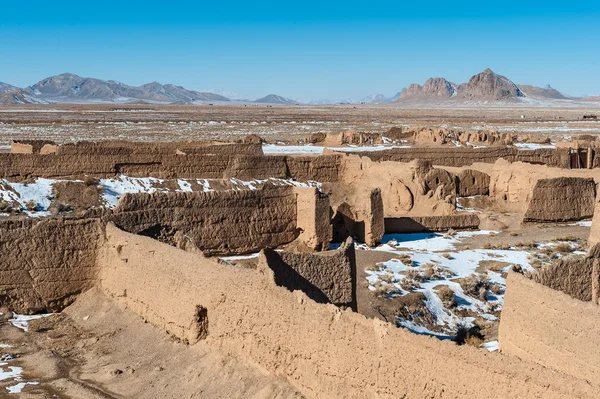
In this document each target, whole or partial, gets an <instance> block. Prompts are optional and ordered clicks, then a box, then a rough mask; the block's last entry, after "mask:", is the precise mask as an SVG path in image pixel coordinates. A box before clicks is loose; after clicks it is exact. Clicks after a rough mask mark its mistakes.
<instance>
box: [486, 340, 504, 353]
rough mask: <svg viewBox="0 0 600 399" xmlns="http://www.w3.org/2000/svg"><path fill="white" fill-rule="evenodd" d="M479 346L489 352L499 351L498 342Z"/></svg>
mask: <svg viewBox="0 0 600 399" xmlns="http://www.w3.org/2000/svg"><path fill="white" fill-rule="evenodd" d="M481 346H483V347H484V348H485V349H487V350H488V351H490V352H495V351H497V350H498V349H500V343H499V342H498V341H490V342H486V343H484V344H482V345H481Z"/></svg>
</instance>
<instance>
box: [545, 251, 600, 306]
mask: <svg viewBox="0 0 600 399" xmlns="http://www.w3.org/2000/svg"><path fill="white" fill-rule="evenodd" d="M594 261H596V262H597V260H595V259H594V258H574V259H561V260H557V261H555V262H554V263H553V264H552V265H550V266H546V267H544V268H542V269H541V270H540V271H538V272H537V273H536V274H534V276H533V279H534V280H535V281H537V282H538V283H540V284H542V285H545V286H546V287H550V288H552V289H553V290H557V291H562V292H564V293H565V294H567V295H569V296H570V297H572V298H574V299H578V300H580V301H584V302H589V301H591V300H592V298H593V297H594V296H596V297H597V296H598V292H597V291H598V289H599V287H600V279H599V277H598V275H597V273H594ZM594 279H595V280H596V281H595V282H594ZM594 291H596V293H594Z"/></svg>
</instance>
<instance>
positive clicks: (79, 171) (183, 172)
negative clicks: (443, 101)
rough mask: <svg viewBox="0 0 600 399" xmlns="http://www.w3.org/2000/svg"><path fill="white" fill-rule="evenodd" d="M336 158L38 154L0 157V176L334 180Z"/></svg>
mask: <svg viewBox="0 0 600 399" xmlns="http://www.w3.org/2000/svg"><path fill="white" fill-rule="evenodd" d="M339 158H341V156H338V155H332V156H327V157H287V156H257V155H243V154H242V155H227V154H190V155H173V154H160V153H159V154H125V153H124V154H116V155H115V154H109V155H106V154H99V155H94V156H90V155H87V154H80V153H75V154H67V155H64V154H63V155H59V154H57V155H52V156H48V155H39V154H29V155H27V154H2V153H0V177H2V178H15V179H24V178H30V177H47V178H57V177H64V176H80V175H89V176H94V177H110V176H114V175H115V174H126V175H129V176H131V177H158V178H176V177H182V178H183V177H187V178H203V179H223V178H229V177H235V178H239V179H247V178H251V179H268V178H271V177H276V178H292V179H295V180H298V181H308V180H314V181H320V182H328V181H337V180H338V178H339V177H338V174H339Z"/></svg>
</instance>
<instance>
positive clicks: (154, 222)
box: [108, 186, 299, 255]
mask: <svg viewBox="0 0 600 399" xmlns="http://www.w3.org/2000/svg"><path fill="white" fill-rule="evenodd" d="M296 212H297V209H296V194H295V192H294V188H293V187H289V186H285V187H281V186H279V187H275V186H265V187H264V188H263V189H261V190H241V191H213V192H207V193H204V192H195V193H154V194H146V193H136V194H125V195H124V196H123V197H122V198H121V199H120V200H119V204H118V205H117V207H116V208H115V209H114V210H113V216H112V217H108V218H109V220H111V221H113V222H114V223H115V224H116V225H117V226H119V227H120V228H122V229H124V230H126V231H128V232H131V233H135V234H142V235H146V236H150V237H153V238H156V239H158V240H160V241H163V242H166V243H169V244H171V245H175V246H177V247H180V248H184V249H188V250H196V249H197V250H200V251H202V252H204V253H205V254H207V255H235V254H244V253H249V252H256V251H259V250H261V249H262V248H266V247H271V248H275V247H278V246H279V245H282V244H287V243H289V242H291V241H293V240H294V239H295V238H296V237H298V235H299V231H298V229H297V222H296V221H297V213H296Z"/></svg>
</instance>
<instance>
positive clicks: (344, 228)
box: [332, 188, 385, 247]
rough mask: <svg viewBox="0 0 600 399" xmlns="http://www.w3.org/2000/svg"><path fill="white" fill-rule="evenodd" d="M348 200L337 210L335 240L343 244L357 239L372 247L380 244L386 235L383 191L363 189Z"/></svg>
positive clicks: (334, 227)
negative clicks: (350, 238) (347, 240)
mask: <svg viewBox="0 0 600 399" xmlns="http://www.w3.org/2000/svg"><path fill="white" fill-rule="evenodd" d="M346 199H347V201H348V202H344V203H342V204H339V205H338V206H337V207H336V209H335V214H334V216H333V220H332V224H333V240H334V241H336V242H342V241H345V240H346V238H348V237H357V238H358V240H359V241H360V242H364V243H365V244H367V245H368V246H370V247H374V246H375V245H377V244H378V243H380V242H381V239H382V238H383V235H384V233H385V226H384V217H383V216H384V211H383V199H382V198H381V190H380V189H379V188H375V189H372V190H369V189H363V190H360V191H359V192H358V193H354V195H352V196H348V197H346Z"/></svg>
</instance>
